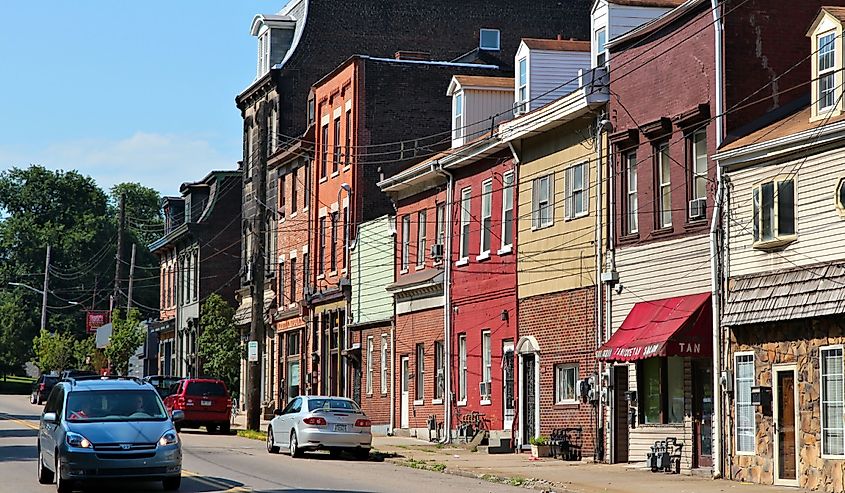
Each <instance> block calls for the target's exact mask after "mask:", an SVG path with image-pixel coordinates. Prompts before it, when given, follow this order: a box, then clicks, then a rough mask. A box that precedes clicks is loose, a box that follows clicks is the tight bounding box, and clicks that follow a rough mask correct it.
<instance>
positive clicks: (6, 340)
mask: <svg viewBox="0 0 845 493" xmlns="http://www.w3.org/2000/svg"><path fill="white" fill-rule="evenodd" d="M33 323H34V322H33V313H32V312H31V311H28V310H27V309H26V307H25V305H24V302H23V299H22V297H21V296H20V293H16V292H10V291H2V292H0V374H2V375H4V376H5V375H6V374H9V373H12V374H14V373H19V372H20V371H21V368H22V366H23V365H24V363H26V362H27V360H28V359H29V351H30V345H29V344H28V342H27V341H28V340H29V338H27V337H26V336H25V334H24V332H25V327H27V326H30V325H32V324H33Z"/></svg>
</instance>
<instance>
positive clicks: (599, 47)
mask: <svg viewBox="0 0 845 493" xmlns="http://www.w3.org/2000/svg"><path fill="white" fill-rule="evenodd" d="M606 62H607V30H606V29H605V28H601V29H599V30H598V31H596V67H603V66H604V64H605V63H606Z"/></svg>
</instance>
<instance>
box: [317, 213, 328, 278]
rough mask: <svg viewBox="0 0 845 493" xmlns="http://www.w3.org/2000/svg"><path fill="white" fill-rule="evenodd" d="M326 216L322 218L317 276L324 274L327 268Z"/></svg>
mask: <svg viewBox="0 0 845 493" xmlns="http://www.w3.org/2000/svg"><path fill="white" fill-rule="evenodd" d="M325 262H326V216H323V217H321V218H320V236H319V242H318V246H317V274H318V275H320V274H323V273H324V272H325V268H326V264H325Z"/></svg>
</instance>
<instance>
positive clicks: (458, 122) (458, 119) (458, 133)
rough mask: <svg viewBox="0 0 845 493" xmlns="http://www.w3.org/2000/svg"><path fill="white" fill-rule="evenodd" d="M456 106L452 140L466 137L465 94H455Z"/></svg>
mask: <svg viewBox="0 0 845 493" xmlns="http://www.w3.org/2000/svg"><path fill="white" fill-rule="evenodd" d="M454 105H455V108H454V123H453V126H452V138H453V139H455V140H457V139H460V138H461V137H463V136H464V93H462V92H459V93H457V94H455V98H454Z"/></svg>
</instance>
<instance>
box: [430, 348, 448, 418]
mask: <svg viewBox="0 0 845 493" xmlns="http://www.w3.org/2000/svg"><path fill="white" fill-rule="evenodd" d="M445 393H446V347H445V346H444V345H443V341H440V340H437V341H434V390H433V393H432V399H431V403H432V404H443V395H444V394H445Z"/></svg>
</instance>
